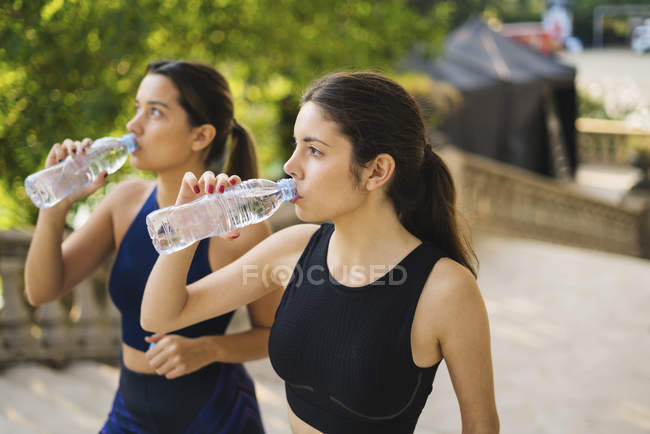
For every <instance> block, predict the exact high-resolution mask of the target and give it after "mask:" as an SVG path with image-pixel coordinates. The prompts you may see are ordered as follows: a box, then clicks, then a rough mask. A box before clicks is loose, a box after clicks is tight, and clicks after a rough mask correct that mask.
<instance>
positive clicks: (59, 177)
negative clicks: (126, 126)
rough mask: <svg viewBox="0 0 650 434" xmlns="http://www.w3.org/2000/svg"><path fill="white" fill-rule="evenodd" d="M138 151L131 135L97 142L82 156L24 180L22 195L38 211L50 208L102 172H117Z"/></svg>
mask: <svg viewBox="0 0 650 434" xmlns="http://www.w3.org/2000/svg"><path fill="white" fill-rule="evenodd" d="M136 147H137V144H136V142H135V137H134V136H133V134H126V135H124V136H122V137H120V138H116V137H103V138H101V139H98V140H96V141H95V142H94V143H93V144H92V145H91V146H90V148H88V151H87V152H86V154H85V155H78V156H76V157H74V158H72V157H71V156H68V157H67V158H66V159H65V160H63V161H62V162H60V163H59V164H56V165H54V166H52V167H48V168H47V169H44V170H41V171H40V172H36V173H34V174H32V175H29V176H28V177H27V178H26V179H25V191H26V192H27V195H28V196H29V198H30V199H31V200H32V202H34V205H36V206H37V207H39V208H49V207H51V206H53V205H55V204H57V203H58V202H60V201H61V200H62V199H64V198H65V197H66V196H68V195H69V194H70V193H72V192H74V191H76V190H78V189H79V188H81V187H84V186H86V185H88V184H90V183H91V182H93V181H94V180H95V179H97V176H99V174H100V173H101V172H102V171H103V170H106V171H107V172H108V173H113V172H115V171H117V170H118V169H119V168H120V167H122V165H123V164H124V163H125V162H126V158H127V157H128V155H129V153H131V152H133V151H134V150H135V149H136Z"/></svg>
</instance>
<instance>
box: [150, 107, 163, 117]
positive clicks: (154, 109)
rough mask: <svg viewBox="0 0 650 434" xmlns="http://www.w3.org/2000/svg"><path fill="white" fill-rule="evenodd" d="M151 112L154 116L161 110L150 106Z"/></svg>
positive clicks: (159, 113) (158, 114)
mask: <svg viewBox="0 0 650 434" xmlns="http://www.w3.org/2000/svg"><path fill="white" fill-rule="evenodd" d="M151 114H152V115H154V116H160V115H161V114H162V112H161V111H160V110H158V109H157V108H156V107H151Z"/></svg>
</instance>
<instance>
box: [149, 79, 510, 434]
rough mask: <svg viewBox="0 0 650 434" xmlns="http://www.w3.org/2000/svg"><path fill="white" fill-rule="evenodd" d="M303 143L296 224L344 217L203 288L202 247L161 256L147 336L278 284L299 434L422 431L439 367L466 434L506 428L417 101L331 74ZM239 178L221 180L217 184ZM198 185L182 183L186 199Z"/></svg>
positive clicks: (280, 340) (295, 160)
mask: <svg viewBox="0 0 650 434" xmlns="http://www.w3.org/2000/svg"><path fill="white" fill-rule="evenodd" d="M294 138H295V142H296V144H295V150H294V152H293V155H292V156H291V158H290V159H289V161H287V162H286V163H285V166H284V169H285V171H286V172H287V173H288V174H289V175H290V176H291V177H292V178H293V179H294V180H295V181H296V186H297V192H298V196H297V199H296V200H295V205H296V214H297V215H298V217H299V218H300V219H302V220H304V221H307V222H322V221H331V222H332V223H328V224H323V225H320V226H317V225H311V224H304V225H296V226H292V227H290V228H287V229H284V230H282V231H279V232H277V233H275V234H273V235H272V236H270V237H269V238H267V239H265V240H264V241H262V242H261V243H260V244H258V245H257V246H255V247H254V248H252V249H251V250H250V251H249V252H247V253H246V254H244V255H243V256H242V257H241V258H239V259H237V260H236V261H234V262H233V263H232V264H229V265H227V266H225V267H223V268H221V269H219V270H217V271H215V272H213V273H211V274H209V275H208V276H206V277H204V278H202V279H200V280H198V281H196V282H194V283H191V284H188V283H187V281H186V279H185V275H186V272H187V269H188V268H189V263H190V258H191V257H192V255H193V254H194V252H195V250H196V249H197V248H200V246H198V247H197V246H196V245H194V246H192V247H188V248H186V249H184V250H181V251H179V252H176V253H174V254H171V255H166V256H164V257H162V256H161V257H159V258H158V260H157V261H156V264H155V265H154V267H153V269H152V271H151V274H150V275H149V279H148V281H147V284H146V288H145V293H144V297H143V300H142V309H141V321H142V325H143V327H144V328H145V329H147V330H153V331H156V332H159V333H163V332H167V331H168V330H172V329H175V328H180V327H185V326H187V325H190V324H193V323H196V322H198V321H204V320H207V319H209V318H214V317H218V316H219V315H222V314H223V313H224V312H228V311H229V310H231V309H233V308H235V307H236V306H240V305H243V304H246V303H249V302H250V301H252V300H256V299H258V298H259V297H264V296H265V295H266V294H270V293H273V292H275V291H277V290H278V289H281V290H284V293H283V296H282V301H281V303H280V306H279V307H278V310H277V313H276V316H275V320H274V323H273V327H272V330H271V336H270V338H269V356H270V358H271V363H272V364H273V367H274V368H275V370H276V372H277V373H278V375H280V377H282V378H283V379H284V381H285V385H286V395H287V401H288V403H289V419H290V424H291V427H292V430H293V432H294V433H301V434H303V433H305V434H306V433H318V432H324V433H328V434H348V433H350V434H352V433H354V434H358V433H372V434H383V433H386V434H388V433H390V434H401V433H412V432H413V431H414V429H415V427H416V424H417V420H418V418H419V416H420V413H421V412H422V409H423V407H424V405H425V403H426V400H427V397H428V395H429V394H430V392H431V390H432V383H433V379H434V376H435V373H436V370H437V368H438V366H439V363H440V362H441V361H442V359H443V358H444V359H445V362H446V365H447V367H448V370H449V374H450V376H451V379H452V382H453V385H454V390H455V392H456V396H457V399H458V403H459V406H460V411H461V418H462V432H463V433H478V432H480V433H496V432H498V431H499V418H498V415H497V411H496V404H495V397H494V384H493V376H492V356H491V350H490V332H489V324H488V317H487V312H486V310H485V305H484V302H483V298H482V296H481V293H480V291H479V288H478V286H477V284H476V279H475V276H476V272H475V265H474V263H475V262H474V260H473V259H474V258H475V257H474V254H473V252H472V250H471V247H470V246H469V244H468V243H466V242H465V241H464V238H463V237H462V235H461V234H460V231H459V230H458V225H457V215H456V210H455V188H454V184H453V180H452V178H451V175H450V173H449V171H448V169H447V167H446V165H445V163H444V162H443V161H442V160H441V159H440V158H439V157H438V155H436V154H435V152H434V151H433V150H432V149H431V146H430V145H429V144H428V143H427V140H426V132H425V127H424V123H423V121H422V117H421V115H420V112H419V109H418V107H417V104H416V103H415V101H414V100H413V98H412V97H411V96H410V95H409V94H408V93H407V92H406V91H405V90H404V89H403V88H402V87H401V86H399V85H398V84H397V83H395V82H394V81H392V80H390V79H388V78H386V77H384V76H382V75H380V74H375V73H368V72H359V73H338V74H332V75H329V76H326V77H324V78H323V79H321V80H319V81H318V82H316V84H315V85H314V86H313V87H312V88H311V89H310V90H308V91H307V93H306V94H305V95H304V96H303V99H302V105H301V109H300V112H299V113H298V117H297V119H296V122H295V125H294ZM233 181H234V183H236V182H238V177H236V176H230V177H229V176H228V175H226V174H221V175H219V176H218V177H217V178H216V180H215V186H218V187H221V186H223V187H224V189H225V187H226V186H227V185H229V184H232V183H233ZM195 186H196V181H195V180H194V179H191V178H186V179H185V180H184V182H183V184H182V185H181V188H180V191H179V195H178V198H177V204H181V203H185V202H187V201H189V200H190V199H191V196H192V189H193V188H194V187H195ZM220 190H222V189H220ZM286 270H293V272H292V273H284V271H286ZM287 274H290V275H287ZM274 277H275V278H274ZM458 431H461V429H460V427H459V430H458Z"/></svg>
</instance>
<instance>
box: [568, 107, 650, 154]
mask: <svg viewBox="0 0 650 434" xmlns="http://www.w3.org/2000/svg"><path fill="white" fill-rule="evenodd" d="M576 130H577V132H578V161H580V162H581V163H582V164H613V165H629V164H630V163H631V158H632V157H633V155H634V153H636V152H649V153H650V131H648V130H644V129H641V128H634V127H631V126H630V125H629V124H628V123H627V122H625V121H616V120H607V119H590V118H579V119H577V120H576Z"/></svg>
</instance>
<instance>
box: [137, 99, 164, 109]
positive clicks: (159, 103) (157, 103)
mask: <svg viewBox="0 0 650 434" xmlns="http://www.w3.org/2000/svg"><path fill="white" fill-rule="evenodd" d="M135 103H136V104H138V103H140V101H138V100H137V99H136V100H135ZM147 104H149V105H160V106H163V107H165V108H169V106H168V105H167V104H165V103H164V102H162V101H156V100H151V101H147Z"/></svg>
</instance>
